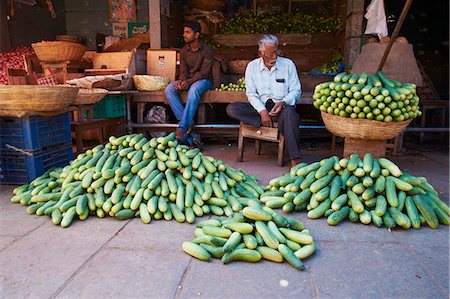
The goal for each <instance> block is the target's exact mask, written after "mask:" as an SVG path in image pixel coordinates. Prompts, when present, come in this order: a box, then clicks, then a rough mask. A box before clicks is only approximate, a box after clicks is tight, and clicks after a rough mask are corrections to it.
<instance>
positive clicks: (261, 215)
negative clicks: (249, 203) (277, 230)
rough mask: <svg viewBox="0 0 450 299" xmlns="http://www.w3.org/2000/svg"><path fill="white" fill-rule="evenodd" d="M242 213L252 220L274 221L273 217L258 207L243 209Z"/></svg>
mask: <svg viewBox="0 0 450 299" xmlns="http://www.w3.org/2000/svg"><path fill="white" fill-rule="evenodd" d="M242 213H243V215H244V216H245V217H247V218H248V219H251V220H262V221H270V220H272V215H271V214H269V213H268V212H266V211H264V210H263V209H261V208H258V207H245V208H244V209H242Z"/></svg>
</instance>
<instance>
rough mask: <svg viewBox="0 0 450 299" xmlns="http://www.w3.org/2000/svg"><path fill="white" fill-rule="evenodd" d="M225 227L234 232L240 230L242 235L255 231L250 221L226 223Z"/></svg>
mask: <svg viewBox="0 0 450 299" xmlns="http://www.w3.org/2000/svg"><path fill="white" fill-rule="evenodd" d="M224 227H225V228H228V229H230V230H232V231H234V232H239V233H241V234H242V235H246V234H250V233H251V232H253V226H252V225H251V224H249V223H241V222H233V223H228V224H226V225H224Z"/></svg>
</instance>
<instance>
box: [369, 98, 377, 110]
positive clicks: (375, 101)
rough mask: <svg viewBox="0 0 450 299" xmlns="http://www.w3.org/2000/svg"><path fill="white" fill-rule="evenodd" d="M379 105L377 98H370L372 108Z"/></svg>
mask: <svg viewBox="0 0 450 299" xmlns="http://www.w3.org/2000/svg"><path fill="white" fill-rule="evenodd" d="M377 106H378V102H377V100H375V99H372V100H370V102H369V107H370V108H372V109H373V108H375V107H377Z"/></svg>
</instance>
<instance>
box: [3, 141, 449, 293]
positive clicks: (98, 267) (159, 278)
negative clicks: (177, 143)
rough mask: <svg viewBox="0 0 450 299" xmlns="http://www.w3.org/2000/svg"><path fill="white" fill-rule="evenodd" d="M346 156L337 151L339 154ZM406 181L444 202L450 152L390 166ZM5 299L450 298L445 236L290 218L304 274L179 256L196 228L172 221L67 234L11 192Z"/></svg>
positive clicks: (432, 151)
mask: <svg viewBox="0 0 450 299" xmlns="http://www.w3.org/2000/svg"><path fill="white" fill-rule="evenodd" d="M327 147H329V144H322V145H320V146H317V145H315V146H313V145H311V144H310V145H308V144H304V147H303V149H302V153H303V156H302V159H303V161H305V162H312V161H317V160H320V159H323V158H325V157H328V156H330V155H332V153H331V151H330V150H329V149H327ZM341 150H342V149H341ZM204 153H206V154H208V155H211V156H213V157H215V158H216V159H221V160H223V161H224V162H225V163H227V164H230V165H231V166H233V167H237V168H242V169H244V170H245V171H246V172H247V173H248V174H251V175H255V176H256V177H257V178H258V180H259V182H260V183H261V184H267V183H268V181H269V180H270V179H271V178H273V177H276V176H279V175H281V174H283V173H285V172H287V171H288V170H289V169H288V167H287V166H285V167H278V166H277V164H276V155H275V154H276V149H275V147H273V146H272V145H269V144H264V145H263V154H262V155H260V156H255V155H254V154H253V149H252V145H251V144H248V145H247V147H246V152H245V161H244V162H242V163H238V162H236V160H235V159H236V145H235V144H232V145H227V144H220V143H215V144H209V143H207V144H206V145H205V149H204ZM390 158H391V159H392V160H393V161H395V162H396V163H397V164H398V165H399V166H400V167H401V168H402V170H404V171H407V172H408V173H410V174H411V175H414V176H425V177H427V178H428V180H429V181H430V183H431V184H432V185H433V186H434V187H435V188H436V189H437V190H438V191H439V192H440V195H441V198H443V199H444V200H446V201H447V202H448V199H449V156H448V147H447V146H444V147H439V146H433V147H425V148H423V147H417V146H415V145H413V146H411V147H409V148H406V149H405V153H404V154H402V155H399V156H394V157H390ZM0 188H1V189H0V227H1V230H0V297H1V298H256V297H257V298H449V228H448V227H446V226H443V225H440V226H439V227H438V229H434V230H433V229H430V228H427V227H423V228H421V229H420V230H413V229H410V230H407V231H404V230H401V229H394V230H393V231H388V230H386V229H382V228H376V227H375V226H373V225H369V226H365V225H362V224H352V223H349V222H344V223H341V224H340V225H338V226H335V227H332V226H329V225H328V224H327V223H326V221H325V219H324V218H322V219H317V220H310V219H308V218H307V217H306V214H305V213H291V214H289V216H288V217H293V218H297V219H299V220H301V221H303V222H304V223H305V226H306V228H308V229H309V230H310V231H311V233H312V235H313V237H314V238H315V240H316V241H317V250H316V252H315V254H314V255H313V256H312V257H310V258H309V259H307V260H305V261H304V263H305V266H306V268H305V271H303V272H300V271H297V270H295V269H294V268H292V267H291V266H289V265H288V264H287V263H282V264H276V263H273V262H268V261H261V262H259V263H257V264H249V263H243V262H233V263H230V264H227V265H223V264H222V263H221V262H220V261H219V260H212V261H211V262H202V261H199V260H197V259H194V258H191V257H190V256H188V255H187V254H185V253H184V252H183V251H182V249H181V244H182V242H183V241H186V240H192V239H193V238H194V236H193V231H194V226H193V225H190V224H187V223H183V224H180V223H177V222H175V221H171V222H167V221H152V222H151V223H150V224H148V225H145V224H143V223H142V222H141V221H140V220H139V219H133V220H129V221H117V220H115V219H109V218H106V219H99V218H95V217H90V218H88V219H87V220H86V221H84V222H81V221H75V222H74V223H73V224H72V225H71V226H70V227H69V228H67V229H62V228H61V227H59V226H54V225H53V224H52V223H51V221H50V220H49V218H47V217H45V216H44V217H38V216H36V215H33V216H30V215H28V214H27V213H26V212H25V209H24V207H23V206H21V205H18V204H11V203H10V201H9V199H10V198H11V191H12V189H13V186H0Z"/></svg>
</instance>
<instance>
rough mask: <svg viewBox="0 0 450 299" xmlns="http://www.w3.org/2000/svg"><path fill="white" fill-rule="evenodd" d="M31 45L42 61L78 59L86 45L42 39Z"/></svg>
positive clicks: (84, 50)
mask: <svg viewBox="0 0 450 299" xmlns="http://www.w3.org/2000/svg"><path fill="white" fill-rule="evenodd" d="M31 46H32V47H33V49H34V52H36V56H37V58H38V59H39V60H40V61H43V62H53V63H55V62H63V61H80V60H81V57H82V56H83V54H84V52H86V46H84V45H81V44H78V43H72V42H65V41H42V42H39V43H34V44H31Z"/></svg>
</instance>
